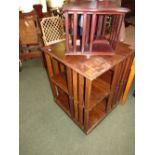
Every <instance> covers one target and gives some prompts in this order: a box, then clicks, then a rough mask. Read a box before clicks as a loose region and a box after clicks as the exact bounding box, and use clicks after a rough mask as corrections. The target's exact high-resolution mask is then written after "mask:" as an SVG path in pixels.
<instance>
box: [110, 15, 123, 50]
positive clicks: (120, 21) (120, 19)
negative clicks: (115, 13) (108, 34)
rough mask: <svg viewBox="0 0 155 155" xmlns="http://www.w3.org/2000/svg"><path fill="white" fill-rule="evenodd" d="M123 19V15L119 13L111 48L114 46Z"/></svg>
mask: <svg viewBox="0 0 155 155" xmlns="http://www.w3.org/2000/svg"><path fill="white" fill-rule="evenodd" d="M123 19H124V15H119V22H118V23H117V25H118V26H117V29H116V33H115V35H114V38H113V44H112V47H113V49H115V48H116V45H117V42H118V39H119V34H120V29H121V26H122V22H123Z"/></svg>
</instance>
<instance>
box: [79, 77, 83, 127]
mask: <svg viewBox="0 0 155 155" xmlns="http://www.w3.org/2000/svg"><path fill="white" fill-rule="evenodd" d="M83 108H84V77H83V76H82V75H79V122H80V124H81V125H82V126H83Z"/></svg>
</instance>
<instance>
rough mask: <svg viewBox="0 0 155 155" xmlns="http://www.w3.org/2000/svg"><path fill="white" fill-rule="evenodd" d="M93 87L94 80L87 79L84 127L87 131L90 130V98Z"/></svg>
mask: <svg viewBox="0 0 155 155" xmlns="http://www.w3.org/2000/svg"><path fill="white" fill-rule="evenodd" d="M91 89H92V81H90V80H89V79H86V85H85V110H84V129H85V131H87V130H88V121H89V110H88V109H89V100H90V95H91Z"/></svg>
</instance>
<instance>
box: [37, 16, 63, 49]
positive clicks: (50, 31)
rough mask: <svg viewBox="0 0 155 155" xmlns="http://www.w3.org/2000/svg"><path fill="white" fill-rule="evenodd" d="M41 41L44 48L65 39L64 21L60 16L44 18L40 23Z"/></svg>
mask: <svg viewBox="0 0 155 155" xmlns="http://www.w3.org/2000/svg"><path fill="white" fill-rule="evenodd" d="M40 25H41V30H42V34H43V41H44V44H45V45H46V46H48V45H51V44H54V43H57V42H60V41H63V40H64V39H65V33H64V20H63V18H62V17H60V16H52V17H45V18H43V19H42V21H41V22H40Z"/></svg>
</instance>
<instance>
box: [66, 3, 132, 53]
mask: <svg viewBox="0 0 155 155" xmlns="http://www.w3.org/2000/svg"><path fill="white" fill-rule="evenodd" d="M63 10H64V14H65V32H66V55H88V54H89V55H107V54H108V55H109V54H114V52H115V49H116V46H117V43H118V41H119V34H120V29H121V26H122V23H123V20H124V16H125V14H126V13H127V12H128V11H129V9H127V8H122V7H121V6H118V5H117V4H115V3H114V2H111V1H84V2H83V1H76V2H75V3H69V4H67V5H65V6H64V8H63Z"/></svg>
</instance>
